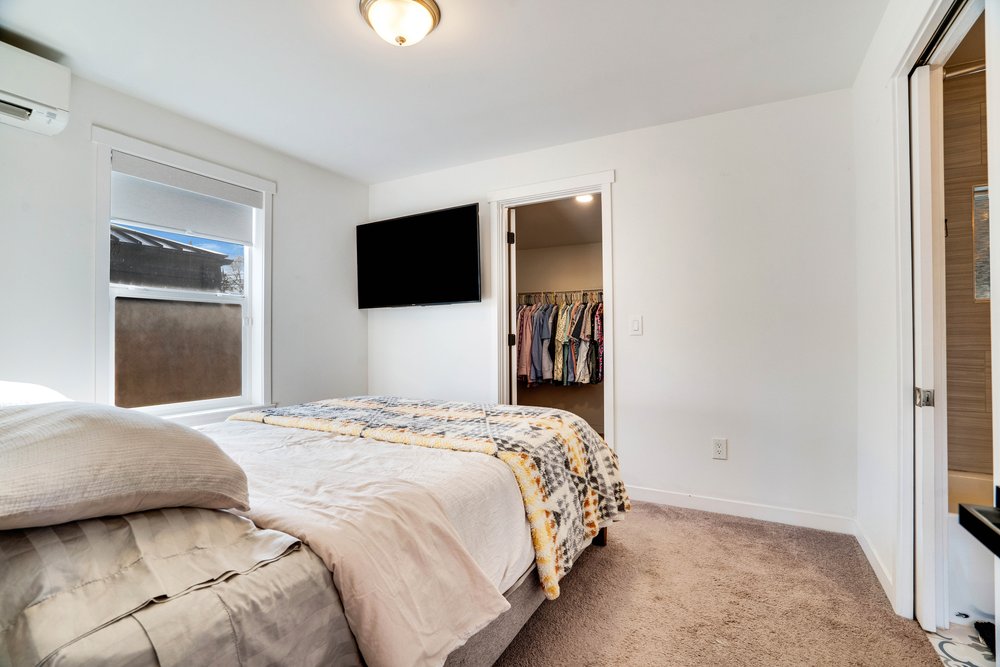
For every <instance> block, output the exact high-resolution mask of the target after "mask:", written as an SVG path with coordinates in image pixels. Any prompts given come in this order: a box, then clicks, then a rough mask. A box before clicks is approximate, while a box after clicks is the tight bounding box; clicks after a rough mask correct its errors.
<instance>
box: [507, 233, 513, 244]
mask: <svg viewBox="0 0 1000 667" xmlns="http://www.w3.org/2000/svg"><path fill="white" fill-rule="evenodd" d="M507 243H509V244H510V245H514V232H507Z"/></svg>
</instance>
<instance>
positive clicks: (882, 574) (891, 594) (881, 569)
mask: <svg viewBox="0 0 1000 667" xmlns="http://www.w3.org/2000/svg"><path fill="white" fill-rule="evenodd" d="M854 537H855V538H856V539H857V540H858V544H860V545H861V550H862V551H864V552H865V558H867V559H868V564H869V565H871V566H872V570H874V572H875V576H876V577H877V578H878V583H880V584H882V590H883V591H885V594H886V597H888V598H889V603H890V604H891V605H893V608H894V611H895V612H896V613H897V614H901V615H906V613H904V612H903V611H901V610H900V609H898V608H896V607H897V601H896V584H895V582H894V580H893V576H892V574H891V573H890V571H889V569H888V568H886V566H885V563H883V562H882V559H881V558H879V556H878V552H877V551H875V547H873V546H872V544H871V542H869V541H868V536H867V535H865V532H864V531H863V530H861V526H859V525H857V522H855V528H854Z"/></svg>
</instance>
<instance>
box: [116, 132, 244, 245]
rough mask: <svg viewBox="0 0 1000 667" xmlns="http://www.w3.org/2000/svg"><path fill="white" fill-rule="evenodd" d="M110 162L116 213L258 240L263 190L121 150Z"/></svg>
mask: <svg viewBox="0 0 1000 667" xmlns="http://www.w3.org/2000/svg"><path fill="white" fill-rule="evenodd" d="M111 168H112V174H111V217H112V219H115V220H121V221H124V222H133V223H138V224H145V225H152V226H155V227H163V228H167V229H172V230H176V231H178V232H182V233H189V234H195V235H199V234H200V235H205V236H210V237H216V238H220V239H226V240H230V241H237V242H239V243H242V244H245V245H249V244H251V243H252V242H253V212H254V209H255V208H260V207H261V206H263V194H262V193H260V192H257V191H256V190H250V189H248V188H244V187H241V186H239V185H233V184H232V183H226V182H225V181H220V180H217V179H214V178H209V177H207V176H202V175H201V174H195V173H193V172H189V171H184V170H183V169H177V168H175V167H170V166H168V165H164V164H160V163H158V162H152V161H150V160H145V159H143V158H139V157H135V156H134V155H129V154H127V153H121V152H118V151H113V152H112V158H111Z"/></svg>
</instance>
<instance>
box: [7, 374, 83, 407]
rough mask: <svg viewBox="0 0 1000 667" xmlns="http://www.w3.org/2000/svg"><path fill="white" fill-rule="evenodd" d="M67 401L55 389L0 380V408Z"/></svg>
mask: <svg viewBox="0 0 1000 667" xmlns="http://www.w3.org/2000/svg"><path fill="white" fill-rule="evenodd" d="M68 400H69V399H68V398H66V397H65V396H63V395H62V394H60V393H59V392H58V391H56V390H55V389H50V388H48V387H43V386H42V385H40V384H31V383H29V382H7V381H4V380H0V408H6V407H7V406H9V405H34V404H36V403H55V402H57V401H68Z"/></svg>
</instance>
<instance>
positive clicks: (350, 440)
mask: <svg viewBox="0 0 1000 667" xmlns="http://www.w3.org/2000/svg"><path fill="white" fill-rule="evenodd" d="M201 431H202V432H204V433H205V434H206V435H208V436H209V437H211V438H212V439H214V440H215V441H216V442H218V443H219V446H221V447H222V448H223V449H224V450H225V451H226V453H227V454H229V455H230V456H232V457H233V459H235V460H236V462H237V463H240V462H241V459H246V458H247V457H252V456H253V455H254V454H253V453H254V451H260V450H261V449H262V448H264V449H268V448H270V447H285V448H287V447H300V446H301V447H326V448H328V451H327V452H325V457H324V458H325V460H327V461H329V462H330V463H331V465H335V466H336V468H337V471H338V472H339V473H343V472H350V473H352V474H356V475H358V476H363V477H364V478H365V479H371V480H372V481H378V480H392V479H401V480H406V481H409V482H411V483H415V484H419V485H420V486H422V487H424V488H425V489H427V492H428V493H429V494H431V495H432V496H433V497H434V498H435V499H437V501H438V502H439V503H440V504H441V506H442V507H443V508H444V510H445V513H446V515H447V516H448V518H449V520H450V521H451V523H452V525H453V526H454V528H455V530H456V532H457V533H458V534H459V536H460V538H461V540H462V542H463V543H464V545H465V547H466V548H467V549H468V551H469V554H470V555H471V556H472V558H473V560H475V562H476V564H477V565H479V567H480V568H481V569H482V571H483V573H484V574H485V575H486V577H487V578H488V579H489V580H490V581H491V582H493V583H494V584H495V585H496V587H497V589H498V590H499V591H500V592H501V593H504V592H506V591H507V590H508V589H509V588H510V587H511V586H512V585H514V583H516V582H517V580H518V578H519V577H520V576H521V575H522V574H524V572H525V571H527V570H528V569H529V568H530V567H531V566H532V565H533V564H534V562H535V551H534V548H533V546H532V541H531V531H530V529H529V526H528V522H527V519H526V518H525V516H524V503H523V501H522V500H521V492H520V490H519V489H518V486H517V481H516V480H515V479H514V474H513V473H512V472H511V471H510V468H508V467H507V465H506V464H505V463H503V462H502V461H500V460H499V459H496V458H494V457H491V456H487V455H485V454H477V453H473V452H453V451H447V450H440V449H432V448H427V447H417V446H411V445H395V444H391V443H386V442H380V441H377V440H370V439H368V438H359V437H352V436H340V435H332V434H329V433H323V432H319V431H307V430H303V429H297V428H286V427H280V426H271V425H268V424H257V423H252V422H225V423H222V424H212V425H209V426H205V427H202V428H201ZM249 481H250V503H251V506H252V505H253V496H254V489H253V478H252V476H251V478H250V480H249Z"/></svg>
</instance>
